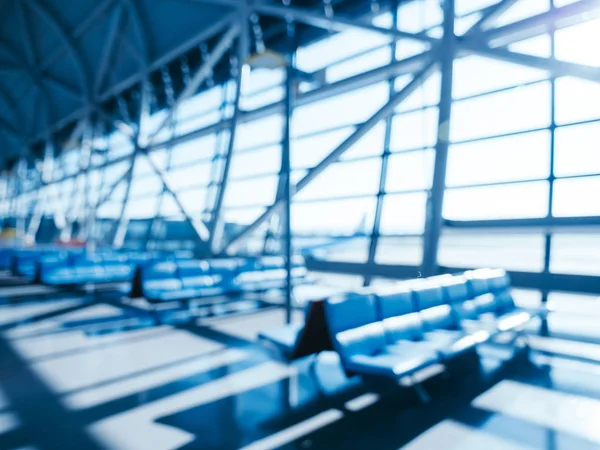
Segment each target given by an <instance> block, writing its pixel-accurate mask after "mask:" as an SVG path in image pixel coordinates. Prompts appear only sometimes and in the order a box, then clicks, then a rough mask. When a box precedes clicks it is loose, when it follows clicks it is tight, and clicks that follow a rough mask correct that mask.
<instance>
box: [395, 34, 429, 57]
mask: <svg viewBox="0 0 600 450" xmlns="http://www.w3.org/2000/svg"><path fill="white" fill-rule="evenodd" d="M430 48H431V46H430V45H429V44H427V43H426V42H418V41H415V40H407V39H400V40H399V41H398V45H397V46H396V59H397V60H398V61H401V60H403V59H407V58H410V57H411V56H415V55H419V54H421V53H423V52H426V51H427V50H429V49H430Z"/></svg>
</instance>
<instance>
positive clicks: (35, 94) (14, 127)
mask: <svg viewBox="0 0 600 450" xmlns="http://www.w3.org/2000/svg"><path fill="white" fill-rule="evenodd" d="M295 3H302V4H303V5H304V6H310V5H313V4H320V3H321V2H320V1H316V2H315V1H298V2H295ZM336 3H338V7H339V3H342V2H336ZM353 3H354V2H344V4H343V5H342V8H341V9H348V7H349V6H350V5H351V4H353ZM364 3H365V4H364V5H362V7H361V9H367V10H368V8H369V5H368V4H367V2H364ZM245 5H246V2H245V0H100V1H98V0H78V1H68V0H0V166H4V167H7V166H11V165H12V164H14V162H15V161H16V160H17V159H18V158H19V157H20V156H21V155H23V154H28V153H30V154H31V153H33V154H34V155H36V156H40V155H41V154H42V148H43V146H44V140H45V139H47V138H48V137H49V136H51V135H54V136H56V135H60V134H61V133H62V134H63V136H65V135H67V134H70V132H72V130H73V129H74V128H75V127H76V125H77V123H78V121H79V120H81V119H82V118H85V117H87V116H88V115H89V114H93V113H100V112H102V114H106V113H107V112H110V111H111V110H112V111H114V110H115V109H117V107H116V101H115V98H116V96H121V97H123V98H124V99H125V100H131V98H127V96H128V93H129V97H132V96H135V95H136V94H135V93H134V94H133V95H132V94H131V92H132V91H135V89H138V90H139V85H140V82H141V81H143V80H144V79H148V80H150V81H151V82H152V83H158V84H160V83H161V77H160V69H161V67H163V66H165V65H169V64H170V65H171V66H172V68H171V70H172V72H174V74H173V87H174V88H175V90H176V91H181V90H183V89H184V88H185V86H184V83H183V82H182V81H181V78H182V76H181V67H180V64H179V63H178V61H177V59H178V58H180V57H181V56H182V55H186V58H187V60H186V61H188V62H189V66H190V69H192V70H193V69H194V68H196V67H198V66H200V64H201V63H202V60H203V59H204V58H202V56H205V55H202V52H201V51H200V49H199V46H200V44H202V43H207V44H208V47H209V49H210V48H211V47H212V45H214V43H215V42H216V41H217V38H218V37H219V35H220V34H222V33H223V32H225V31H226V29H227V27H228V25H229V24H230V23H231V21H232V20H235V19H236V14H238V13H239V12H238V10H239V8H241V7H243V6H245ZM354 8H355V7H354ZM260 21H261V25H262V26H263V28H264V29H265V36H264V38H265V40H267V41H268V42H269V45H270V46H271V47H273V46H274V47H277V45H280V43H281V41H282V37H284V36H285V35H286V23H285V21H284V20H283V19H282V18H281V17H279V18H275V17H271V16H268V15H266V16H261V19H260ZM319 33H320V34H323V30H322V29H319V28H313V27H310V26H307V25H300V26H299V29H298V30H297V33H296V35H297V37H298V38H300V37H301V38H302V40H303V41H305V40H307V39H310V38H314V37H316V36H317V35H318V34H319ZM223 59H224V61H222V62H221V63H220V65H217V66H216V67H215V69H214V70H215V76H216V78H217V79H219V78H221V79H223V78H225V79H226V78H227V77H228V76H229V67H228V65H229V62H228V61H227V58H223ZM219 74H220V75H221V76H219ZM156 91H157V97H160V92H161V89H156ZM157 100H158V103H159V106H164V101H163V102H162V103H163V104H162V105H160V103H161V101H160V98H158V99H157Z"/></svg>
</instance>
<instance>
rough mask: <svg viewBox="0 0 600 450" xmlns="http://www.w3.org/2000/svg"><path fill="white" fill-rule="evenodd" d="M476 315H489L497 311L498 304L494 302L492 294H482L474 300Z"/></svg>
mask: <svg viewBox="0 0 600 450" xmlns="http://www.w3.org/2000/svg"><path fill="white" fill-rule="evenodd" d="M474 302H475V305H476V308H477V314H490V313H492V314H493V313H496V312H498V311H499V309H500V307H499V303H498V302H497V301H496V296H495V295H494V294H490V293H488V294H483V295H480V296H478V297H476V298H475V300H474Z"/></svg>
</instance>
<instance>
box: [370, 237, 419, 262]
mask: <svg viewBox="0 0 600 450" xmlns="http://www.w3.org/2000/svg"><path fill="white" fill-rule="evenodd" d="M422 261H423V239H422V238H420V237H381V238H379V241H378V242H377V251H376V253H375V262H376V263H378V264H406V265H415V266H416V265H419V264H421V262H422Z"/></svg>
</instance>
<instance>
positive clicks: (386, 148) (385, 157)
mask: <svg viewBox="0 0 600 450" xmlns="http://www.w3.org/2000/svg"><path fill="white" fill-rule="evenodd" d="M397 3H398V2H395V3H394V4H393V11H392V17H393V19H392V23H393V25H394V27H396V28H397V27H398V4H397ZM397 46H398V41H395V40H394V41H392V43H391V44H390V52H391V55H390V64H394V63H395V62H396V61H397V58H396V48H397ZM395 80H396V78H395V77H392V78H390V79H389V81H388V83H389V92H390V94H389V98H390V99H391V98H392V96H393V95H394V93H395V92H396V89H395V87H394V85H395ZM393 121H394V115H393V114H391V115H390V116H389V117H388V118H387V119H386V121H385V136H384V141H383V152H382V155H381V174H380V177H379V190H378V192H377V204H376V206H375V218H374V220H373V229H372V232H371V240H370V242H369V255H368V257H367V264H368V265H372V264H374V262H375V255H376V253H377V246H378V245H379V232H380V229H381V215H382V213H383V200H384V198H385V185H386V182H387V174H388V163H389V158H390V153H391V152H390V141H391V138H392V124H393ZM372 278H373V277H372V276H370V275H366V276H365V278H364V281H363V284H364V285H365V286H369V285H370V284H371V280H372Z"/></svg>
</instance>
